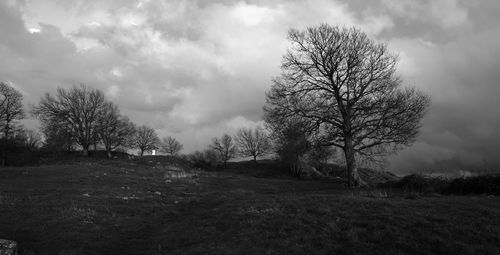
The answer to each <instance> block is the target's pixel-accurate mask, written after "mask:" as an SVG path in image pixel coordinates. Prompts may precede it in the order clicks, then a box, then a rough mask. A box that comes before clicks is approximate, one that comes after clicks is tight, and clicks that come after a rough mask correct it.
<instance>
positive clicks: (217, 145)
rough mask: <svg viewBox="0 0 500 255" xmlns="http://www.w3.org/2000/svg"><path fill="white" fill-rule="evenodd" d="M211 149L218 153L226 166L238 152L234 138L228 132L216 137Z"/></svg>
mask: <svg viewBox="0 0 500 255" xmlns="http://www.w3.org/2000/svg"><path fill="white" fill-rule="evenodd" d="M210 149H212V150H213V151H215V152H216V153H217V155H218V156H219V159H220V160H221V161H222V164H223V166H224V168H226V167H227V161H228V160H230V159H232V158H234V156H235V155H236V152H237V147H236V144H235V143H234V141H233V138H232V137H231V136H230V135H228V134H224V135H222V137H221V138H217V137H216V138H214V139H213V140H212V144H211V145H210Z"/></svg>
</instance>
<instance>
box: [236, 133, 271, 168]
mask: <svg viewBox="0 0 500 255" xmlns="http://www.w3.org/2000/svg"><path fill="white" fill-rule="evenodd" d="M234 140H235V141H236V144H237V145H238V153H239V155H241V156H244V157H246V156H252V157H253V161H254V162H256V163H257V157H261V156H264V155H267V154H269V153H270V152H271V143H270V141H269V138H268V136H267V134H266V132H265V131H264V129H262V128H260V127H257V128H254V129H251V128H241V129H240V130H238V133H237V134H236V136H235V138H234Z"/></svg>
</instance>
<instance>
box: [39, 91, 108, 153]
mask: <svg viewBox="0 0 500 255" xmlns="http://www.w3.org/2000/svg"><path fill="white" fill-rule="evenodd" d="M105 105H106V100H105V97H104V93H102V91H100V90H97V89H91V88H89V87H87V86H85V85H83V84H82V85H80V86H74V87H73V88H71V89H69V90H66V89H63V88H58V89H57V95H56V97H53V96H51V95H50V94H48V93H47V94H45V96H44V97H43V98H42V99H41V100H40V103H39V105H38V106H36V107H34V109H33V113H34V114H35V115H36V116H37V117H38V118H39V119H40V120H41V121H42V122H43V123H45V125H47V124H51V123H64V125H65V126H67V127H68V128H69V131H70V132H71V135H72V137H73V138H74V139H75V141H76V143H77V144H79V145H80V146H81V147H82V149H83V154H84V155H85V156H87V155H88V152H89V147H90V145H92V144H95V143H96V137H98V136H97V132H98V130H99V127H100V124H99V117H100V114H101V113H102V110H103V107H105Z"/></svg>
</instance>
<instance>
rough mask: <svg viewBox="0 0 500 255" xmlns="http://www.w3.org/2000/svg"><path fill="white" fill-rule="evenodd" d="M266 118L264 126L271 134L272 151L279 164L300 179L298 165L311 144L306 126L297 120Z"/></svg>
mask: <svg viewBox="0 0 500 255" xmlns="http://www.w3.org/2000/svg"><path fill="white" fill-rule="evenodd" d="M266 117H267V119H266V124H267V125H268V127H269V128H270V129H271V132H272V133H271V135H272V137H273V141H274V151H275V152H276V154H277V155H278V157H279V159H280V161H281V164H282V165H283V166H285V167H288V168H289V169H290V172H291V173H292V175H293V176H296V177H300V171H301V169H300V167H299V166H300V163H301V161H303V159H304V157H305V155H306V154H307V153H308V151H309V150H310V148H311V143H312V142H311V140H312V138H311V137H312V135H311V133H310V130H309V129H308V126H307V125H306V123H304V122H301V121H298V120H293V119H280V118H270V117H269V115H267V116H266Z"/></svg>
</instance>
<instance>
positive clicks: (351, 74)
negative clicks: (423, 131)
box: [265, 24, 430, 186]
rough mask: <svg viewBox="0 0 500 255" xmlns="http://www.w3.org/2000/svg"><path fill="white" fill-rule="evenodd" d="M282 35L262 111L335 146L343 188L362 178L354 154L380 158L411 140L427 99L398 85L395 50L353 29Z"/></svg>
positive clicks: (323, 28)
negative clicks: (282, 50) (304, 126)
mask: <svg viewBox="0 0 500 255" xmlns="http://www.w3.org/2000/svg"><path fill="white" fill-rule="evenodd" d="M288 39H289V41H290V43H291V46H290V49H289V50H288V52H287V53H286V54H285V55H284V57H283V62H282V66H281V68H282V74H281V76H279V77H277V78H275V79H274V81H273V85H272V88H271V91H270V92H269V93H267V95H266V99H267V105H266V107H265V112H266V114H267V115H269V116H273V117H277V118H300V119H302V120H303V121H305V122H306V123H308V124H309V125H310V126H311V127H313V129H314V131H313V132H314V133H315V135H316V136H317V137H318V138H320V139H319V141H321V145H323V146H335V147H338V148H340V149H342V150H343V152H344V157H345V160H346V168H347V173H348V180H347V184H348V185H349V186H357V185H360V184H361V183H362V180H361V178H360V176H359V173H358V169H357V164H356V158H357V157H364V158H371V157H379V156H383V155H386V154H388V153H391V152H393V151H395V150H397V149H399V148H401V147H402V146H405V145H406V146H407V145H410V144H412V143H413V142H414V141H415V138H416V136H417V134H418V128H419V123H420V120H421V119H422V117H423V116H424V114H425V112H426V109H427V108H428V106H429V102H430V98H429V97H428V96H427V95H425V94H423V93H422V92H420V91H418V90H416V89H414V88H402V86H401V85H402V82H401V79H400V78H399V77H398V76H397V75H396V64H397V56H395V55H393V54H391V53H389V51H388V50H387V46H386V45H385V44H383V43H376V42H375V41H373V40H371V39H369V38H368V37H367V35H366V34H364V33H363V32H361V31H360V30H358V29H356V28H339V27H335V26H333V27H332V26H329V25H326V24H323V25H321V26H318V27H309V28H307V29H306V30H304V31H299V30H295V29H292V30H290V31H289V34H288ZM267 119H269V117H267Z"/></svg>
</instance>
